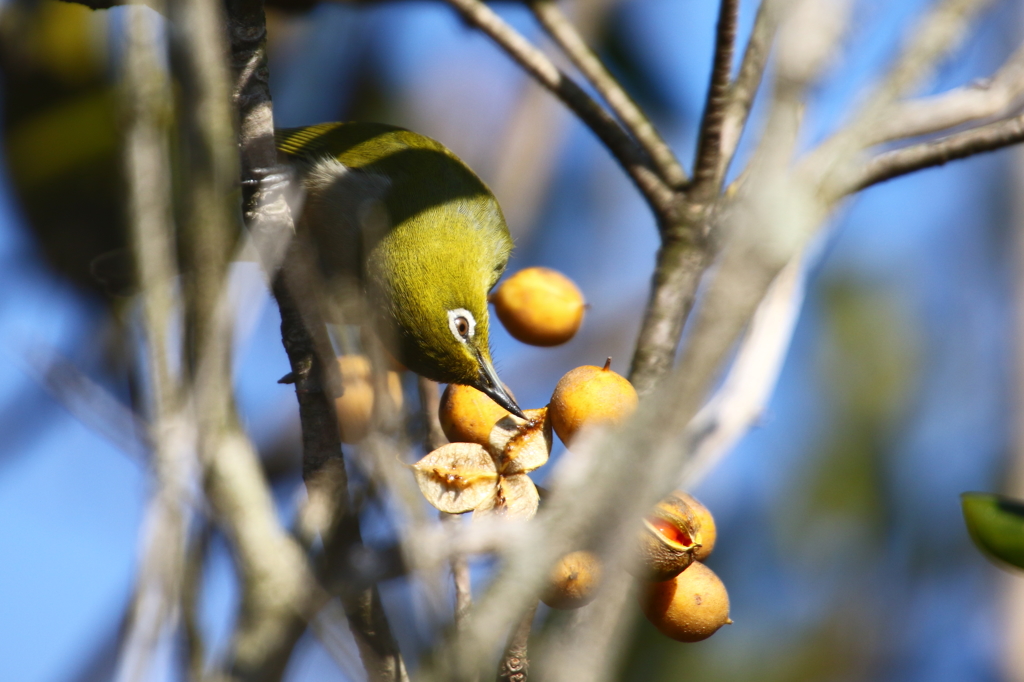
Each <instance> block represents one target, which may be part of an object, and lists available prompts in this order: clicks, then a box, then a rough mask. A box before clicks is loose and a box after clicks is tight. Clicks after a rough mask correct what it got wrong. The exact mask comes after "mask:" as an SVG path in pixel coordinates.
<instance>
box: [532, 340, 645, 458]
mask: <svg viewBox="0 0 1024 682" xmlns="http://www.w3.org/2000/svg"><path fill="white" fill-rule="evenodd" d="M610 367H611V358H608V361H607V362H605V365H604V367H595V366H593V365H584V366H583V367H577V368H576V369H573V370H570V371H568V372H566V374H565V376H563V377H562V378H561V379H559V380H558V384H557V385H556V386H555V392H554V393H553V394H552V395H551V403H550V404H549V405H548V411H549V413H550V415H551V425H552V426H553V427H554V429H555V433H557V434H558V437H559V438H561V439H562V442H563V443H565V444H566V445H570V443H571V442H572V439H573V438H574V437H575V436H576V434H577V433H578V432H579V431H580V429H582V428H583V427H585V426H593V425H596V424H618V423H620V422H622V421H624V420H625V419H627V418H628V417H629V416H630V415H631V414H633V412H634V411H635V410H636V406H637V403H638V402H639V398H638V397H637V394H636V390H635V389H634V388H633V385H632V384H631V383H629V381H627V380H626V378H625V377H623V376H622V375H620V374H616V373H615V372H613V371H612V370H611V369H610Z"/></svg>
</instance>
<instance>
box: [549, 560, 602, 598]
mask: <svg viewBox="0 0 1024 682" xmlns="http://www.w3.org/2000/svg"><path fill="white" fill-rule="evenodd" d="M549 580H550V584H549V585H548V588H547V589H546V590H545V591H544V593H543V594H542V595H541V598H540V599H541V601H543V602H544V603H545V604H547V605H548V606H550V607H551V608H553V609H578V608H579V607H581V606H585V605H586V604H589V603H590V602H591V601H592V600H593V599H594V597H595V596H596V595H597V589H598V588H599V587H600V586H601V560H600V559H598V558H597V557H596V556H595V555H594V554H592V553H590V552H570V553H569V554H566V555H565V556H564V557H562V558H561V559H559V560H558V563H556V564H555V566H554V568H552V569H551V577H550V579H549Z"/></svg>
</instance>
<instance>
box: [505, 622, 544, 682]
mask: <svg viewBox="0 0 1024 682" xmlns="http://www.w3.org/2000/svg"><path fill="white" fill-rule="evenodd" d="M537 606H538V604H537V603H536V602H535V603H534V604H533V606H531V607H530V608H529V609H527V611H526V613H525V614H523V619H522V620H521V621H519V624H518V625H516V627H515V629H514V630H513V631H512V634H511V635H510V636H509V638H508V645H507V646H506V647H505V654H504V655H503V656H502V658H501V666H500V667H499V668H498V682H527V680H529V679H530V654H529V650H528V646H529V643H530V630H531V629H533V617H534V616H535V615H536V614H537Z"/></svg>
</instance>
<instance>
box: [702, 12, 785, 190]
mask: <svg viewBox="0 0 1024 682" xmlns="http://www.w3.org/2000/svg"><path fill="white" fill-rule="evenodd" d="M776 25H777V21H776V17H775V12H772V11H771V10H770V9H769V8H768V3H766V2H762V3H761V6H760V7H758V8H757V17H756V18H755V19H754V30H753V31H751V33H750V40H749V41H748V42H747V47H746V50H744V52H743V61H742V62H741V63H740V71H739V73H738V74H737V76H736V80H734V81H733V82H732V83H731V84H730V85H729V93H728V95H727V97H728V105H727V107H726V110H725V119H724V120H723V122H722V153H721V156H720V158H719V166H718V169H717V174H718V179H719V182H721V181H722V180H723V179H724V178H725V174H726V172H727V171H728V170H729V164H730V163H731V162H732V159H733V156H735V154H736V147H737V146H739V143H740V138H741V137H742V136H743V130H744V128H746V125H747V120H748V119H749V117H750V110H751V108H752V107H753V106H754V98H755V97H756V95H757V91H758V89H759V88H760V87H761V80H762V79H763V77H764V70H765V66H766V65H767V64H768V55H769V54H771V47H772V40H773V39H774V37H775V29H776Z"/></svg>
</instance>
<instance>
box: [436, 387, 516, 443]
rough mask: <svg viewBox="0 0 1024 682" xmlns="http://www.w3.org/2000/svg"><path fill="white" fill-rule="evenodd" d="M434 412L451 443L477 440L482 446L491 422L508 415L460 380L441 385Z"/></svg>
mask: <svg viewBox="0 0 1024 682" xmlns="http://www.w3.org/2000/svg"><path fill="white" fill-rule="evenodd" d="M510 395H511V392H510ZM513 397H514V396H513ZM437 413H438V418H439V419H440V421H441V429H442V430H443V431H444V435H446V436H448V440H450V441H451V442H453V443H479V444H480V445H483V446H484V447H488V446H489V445H490V437H491V430H492V429H493V428H494V425H495V424H497V423H498V422H499V421H500V420H502V419H504V418H505V417H508V416H510V415H509V413H508V412H506V411H505V409H504V408H502V407H501V406H499V405H498V404H497V403H496V402H494V401H493V400H491V399H490V398H488V397H487V396H486V395H484V394H483V393H481V392H480V391H478V390H476V389H475V388H473V387H472V386H462V385H460V384H448V387H447V388H446V389H444V393H442V394H441V404H440V405H439V406H438V410H437Z"/></svg>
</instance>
